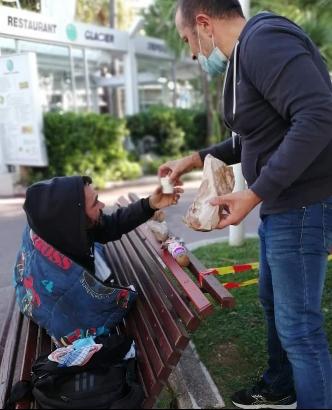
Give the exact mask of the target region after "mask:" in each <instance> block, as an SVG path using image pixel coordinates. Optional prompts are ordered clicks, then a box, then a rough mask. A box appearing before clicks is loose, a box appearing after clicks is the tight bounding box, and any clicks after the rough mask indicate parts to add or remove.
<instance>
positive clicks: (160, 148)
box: [127, 106, 185, 156]
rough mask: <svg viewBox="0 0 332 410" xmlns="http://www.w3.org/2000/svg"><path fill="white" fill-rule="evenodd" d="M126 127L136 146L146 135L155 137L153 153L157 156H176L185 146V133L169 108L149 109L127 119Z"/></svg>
mask: <svg viewBox="0 0 332 410" xmlns="http://www.w3.org/2000/svg"><path fill="white" fill-rule="evenodd" d="M127 125H128V129H129V131H130V135H131V137H132V139H133V141H134V142H135V144H136V145H137V144H138V142H139V141H140V140H141V139H142V138H144V137H145V136H147V135H151V136H153V137H155V139H156V142H157V145H156V149H155V153H156V154H158V155H170V156H172V155H178V154H179V153H180V152H181V149H182V148H183V147H184V146H185V140H184V135H185V133H184V131H183V130H182V129H181V128H180V127H179V126H178V125H177V123H176V119H175V115H174V111H173V110H171V109H169V108H164V107H159V106H157V107H151V108H150V109H149V110H147V111H145V112H142V113H139V114H136V115H133V116H131V117H128V118H127Z"/></svg>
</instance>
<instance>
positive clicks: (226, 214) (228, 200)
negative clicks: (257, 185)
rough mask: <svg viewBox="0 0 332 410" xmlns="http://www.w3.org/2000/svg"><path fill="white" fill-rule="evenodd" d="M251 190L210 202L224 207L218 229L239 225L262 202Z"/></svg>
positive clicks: (217, 198) (219, 197) (220, 197)
mask: <svg viewBox="0 0 332 410" xmlns="http://www.w3.org/2000/svg"><path fill="white" fill-rule="evenodd" d="M261 201H262V200H261V198H259V197H258V196H257V195H256V194H255V193H254V192H253V191H252V190H251V189H247V190H245V191H240V192H234V193H233V194H227V195H223V196H218V197H216V198H213V199H211V200H210V204H211V205H214V206H219V207H222V208H220V209H221V211H222V212H221V213H220V222H219V225H218V226H217V229H223V228H227V226H229V225H238V224H239V223H240V222H242V221H243V219H244V218H245V217H246V216H247V215H248V213H249V212H250V211H251V210H252V209H253V208H255V206H256V205H258V204H259V203H260V202H261Z"/></svg>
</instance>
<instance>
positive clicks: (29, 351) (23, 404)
mask: <svg viewBox="0 0 332 410" xmlns="http://www.w3.org/2000/svg"><path fill="white" fill-rule="evenodd" d="M24 320H28V319H24ZM40 333H41V329H40V328H39V327H38V326H37V325H36V324H35V323H33V322H32V320H29V323H28V331H27V334H26V339H25V347H24V362H23V366H22V369H21V375H20V380H24V381H29V380H31V368H32V365H33V363H34V361H35V360H36V358H37V356H38V354H39V346H38V345H39V343H40V339H39V336H40ZM32 340H36V341H37V343H35V344H34V343H31V341H32ZM30 408H32V403H31V402H30V401H28V400H22V401H20V402H18V403H17V405H16V409H18V410H21V409H30Z"/></svg>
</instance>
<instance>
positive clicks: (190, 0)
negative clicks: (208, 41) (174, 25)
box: [176, 0, 244, 27]
mask: <svg viewBox="0 0 332 410" xmlns="http://www.w3.org/2000/svg"><path fill="white" fill-rule="evenodd" d="M176 9H177V10H179V9H180V10H181V14H182V18H183V21H184V24H185V25H187V26H189V27H194V26H195V25H196V16H197V14H199V13H205V14H207V15H208V16H210V17H215V18H234V17H239V16H240V17H243V18H244V14H243V10H242V7H241V4H240V2H239V0H178V1H177V7H176Z"/></svg>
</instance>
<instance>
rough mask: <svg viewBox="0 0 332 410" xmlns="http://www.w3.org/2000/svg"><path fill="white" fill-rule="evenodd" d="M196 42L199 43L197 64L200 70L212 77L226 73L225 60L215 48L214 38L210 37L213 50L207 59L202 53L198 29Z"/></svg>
mask: <svg viewBox="0 0 332 410" xmlns="http://www.w3.org/2000/svg"><path fill="white" fill-rule="evenodd" d="M198 42H199V48H200V52H199V53H198V62H199V64H200V65H201V67H202V70H203V71H205V72H206V73H208V74H210V75H211V76H212V77H215V76H217V75H221V74H224V72H225V71H226V67H227V59H226V57H225V56H224V54H223V53H222V52H221V51H220V49H219V48H218V47H216V46H215V43H214V37H213V36H212V44H213V50H212V52H211V54H210V55H209V57H205V55H204V54H203V53H202V45H201V39H200V35H199V29H198Z"/></svg>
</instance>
